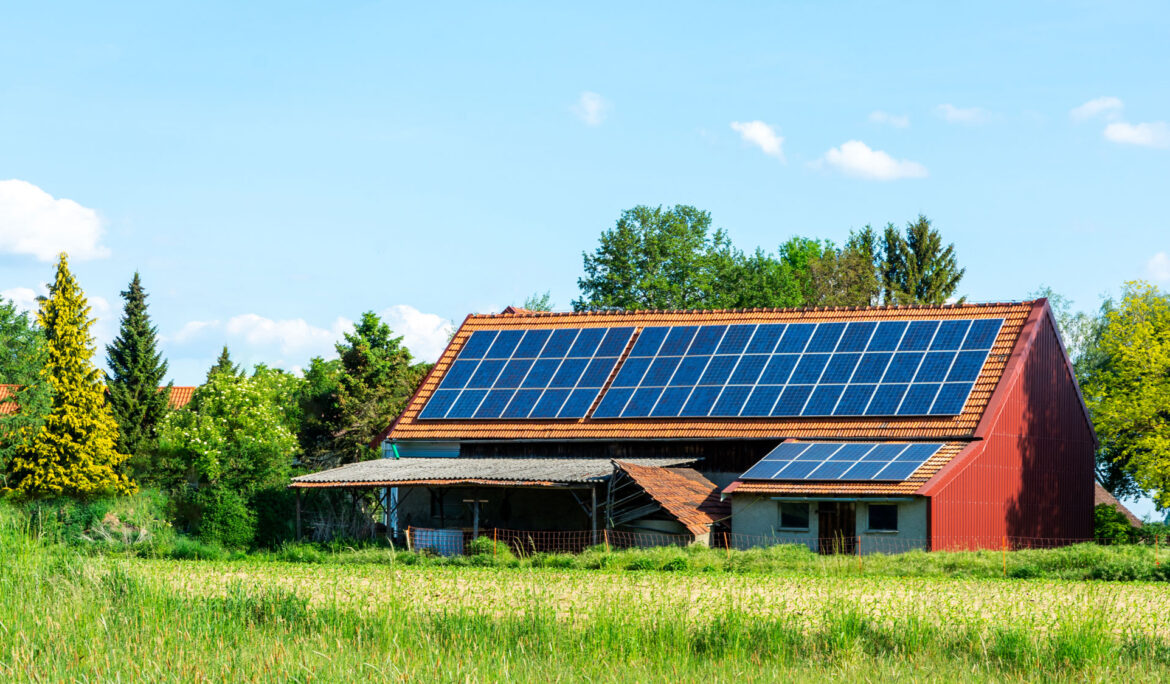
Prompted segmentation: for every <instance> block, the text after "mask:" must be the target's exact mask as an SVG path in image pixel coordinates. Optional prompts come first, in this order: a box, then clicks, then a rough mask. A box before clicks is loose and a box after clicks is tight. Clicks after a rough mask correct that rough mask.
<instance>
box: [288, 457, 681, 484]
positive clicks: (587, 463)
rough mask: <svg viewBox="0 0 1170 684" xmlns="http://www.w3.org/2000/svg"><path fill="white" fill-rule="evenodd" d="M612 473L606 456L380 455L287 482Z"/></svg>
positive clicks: (664, 462) (547, 478)
mask: <svg viewBox="0 0 1170 684" xmlns="http://www.w3.org/2000/svg"><path fill="white" fill-rule="evenodd" d="M694 460H695V459H693V458H689V459H688V458H639V459H631V461H632V462H633V463H634V464H636V465H642V466H650V467H664V466H678V465H685V464H688V463H693V462H694ZM611 475H613V461H611V460H610V459H608V458H534V457H515V458H477V457H467V458H380V459H374V460H372V461H362V462H361V463H351V464H350V465H344V466H341V467H340V468H333V469H332V470H324V471H321V472H319V473H312V474H309V475H301V476H300V477H294V478H293V480H292V484H291V485H290V486H291V487H298V488H300V487H353V486H358V487H377V486H381V487H391V486H411V485H414V486H419V485H435V486H455V485H484V486H508V487H524V486H528V487H549V486H555V485H572V484H594V483H599V482H603V481H605V480H608V479H609V477H610V476H611Z"/></svg>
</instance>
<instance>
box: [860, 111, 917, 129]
mask: <svg viewBox="0 0 1170 684" xmlns="http://www.w3.org/2000/svg"><path fill="white" fill-rule="evenodd" d="M869 121H870V123H875V124H883V125H886V126H893V127H894V128H906V127H908V126H909V125H910V117H908V116H906V115H905V114H890V113H889V112H883V111H881V110H878V111H876V112H870V114H869Z"/></svg>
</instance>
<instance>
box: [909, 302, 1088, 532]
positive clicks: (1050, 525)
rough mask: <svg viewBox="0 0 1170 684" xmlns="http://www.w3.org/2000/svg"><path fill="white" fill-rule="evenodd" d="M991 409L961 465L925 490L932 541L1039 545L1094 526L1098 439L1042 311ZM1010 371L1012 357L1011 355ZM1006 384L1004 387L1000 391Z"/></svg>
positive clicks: (1030, 325)
mask: <svg viewBox="0 0 1170 684" xmlns="http://www.w3.org/2000/svg"><path fill="white" fill-rule="evenodd" d="M1021 337H1022V338H1023V339H1022V342H1023V344H1017V351H1016V352H1014V353H1017V354H1020V357H1019V358H1018V359H1015V360H1014V361H1013V362H1014V363H1015V364H1016V371H1018V372H1012V374H1011V376H1008V375H1007V374H1005V377H1004V378H1003V380H1001V383H1008V384H1007V385H1005V386H1004V387H1001V388H997V390H996V392H997V395H999V397H1001V398H1002V402H1001V403H998V404H997V403H996V397H995V396H993V399H992V405H991V406H989V407H988V416H989V419H985V420H990V422H989V423H988V425H989V427H988V428H987V429H986V430H985V433H983V434H981V435H980V436H982V437H983V441H982V442H976V443H975V444H974V446H972V447H970V449H971V451H970V452H969V453H968V455H967V456H966V457H965V458H964V459H963V461H962V462H961V463H958V464H956V467H955V468H954V469H952V470H948V469H944V471H943V472H940V477H939V479H938V480H937V481H936V482H933V483H930V484H928V485H927V487H926V488H924V493H926V494H928V495H930V497H931V505H930V531H931V539H932V547H933V548H935V549H941V548H999V546H1001V545H1002V544H1003V543H1004V537H1014V538H1020V539H1019V540H1017V542H1016V543H1029V542H1027V541H1025V540H1036V541H1035V542H1032V543H1035V544H1037V545H1049V544H1053V543H1064V542H1067V541H1071V540H1077V539H1088V538H1091V537H1092V533H1093V481H1094V480H1093V465H1094V450H1095V444H1094V440H1093V435H1092V431H1091V429H1090V427H1089V424H1088V419H1087V416H1086V415H1085V412H1084V410H1083V408H1082V405H1081V402H1080V398H1079V394H1078V391H1077V386H1076V381H1075V379H1074V378H1073V376H1072V371H1071V368H1070V367H1069V365H1068V362H1067V357H1066V356H1065V354H1064V350H1063V348H1062V346H1061V344H1060V340H1059V338H1058V337H1057V333H1056V329H1055V328H1054V326H1053V323H1052V319H1051V316H1049V315H1048V313H1047V309H1046V308H1044V309H1041V310H1037V311H1035V312H1034V313H1033V316H1032V317H1031V318H1030V319H1029V323H1028V325H1026V326H1025V328H1024V330H1023V332H1022V333H1021ZM1009 370H1012V365H1011V363H1009ZM1001 390H1006V391H1001Z"/></svg>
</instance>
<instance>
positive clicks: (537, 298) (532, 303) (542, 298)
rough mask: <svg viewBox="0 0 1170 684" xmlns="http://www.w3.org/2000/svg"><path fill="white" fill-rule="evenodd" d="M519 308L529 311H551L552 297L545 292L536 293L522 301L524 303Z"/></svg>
mask: <svg viewBox="0 0 1170 684" xmlns="http://www.w3.org/2000/svg"><path fill="white" fill-rule="evenodd" d="M520 308H522V309H527V310H529V311H552V310H553V305H552V296H551V294H550V293H549V292H548V291H547V290H546V291H544V292H543V293H540V292H537V293H534V294H530V295H528V298H527V299H525V300H524V303H523V304H521V305H520Z"/></svg>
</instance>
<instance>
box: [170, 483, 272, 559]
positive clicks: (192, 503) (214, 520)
mask: <svg viewBox="0 0 1170 684" xmlns="http://www.w3.org/2000/svg"><path fill="white" fill-rule="evenodd" d="M175 511H176V515H175V517H176V521H177V522H179V523H180V524H183V525H184V526H185V527H186V529H187V530H188V531H189V532H190V533H191V534H193V535H195V536H196V537H198V538H199V539H200V540H201V541H203V542H206V543H209V544H219V545H220V546H224V547H227V548H240V547H244V546H248V545H250V544H251V543H252V540H253V539H255V537H256V514H255V513H253V512H252V511H251V510H249V509H248V505H247V502H245V501H244V498H243V497H242V496H240V495H239V494H237V493H235V492H233V491H231V490H230V489H224V488H222V487H207V488H204V489H199V490H195V491H194V492H188V493H186V494H184V495H183V496H181V497H179V498H177V499H176V502H175Z"/></svg>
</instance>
